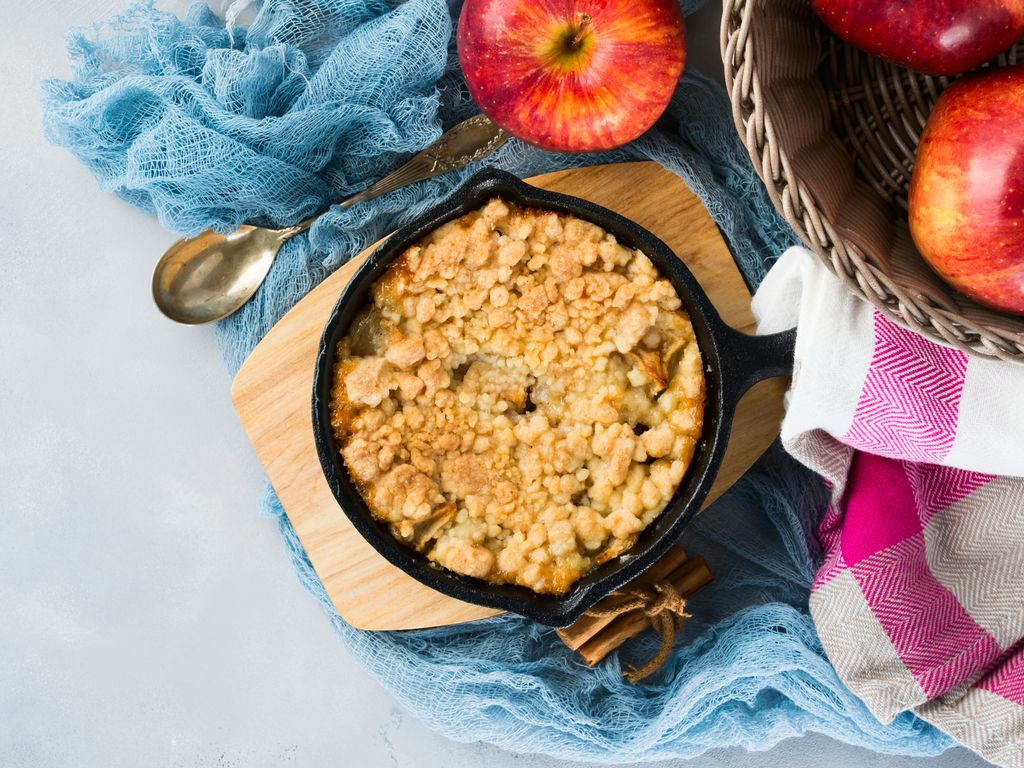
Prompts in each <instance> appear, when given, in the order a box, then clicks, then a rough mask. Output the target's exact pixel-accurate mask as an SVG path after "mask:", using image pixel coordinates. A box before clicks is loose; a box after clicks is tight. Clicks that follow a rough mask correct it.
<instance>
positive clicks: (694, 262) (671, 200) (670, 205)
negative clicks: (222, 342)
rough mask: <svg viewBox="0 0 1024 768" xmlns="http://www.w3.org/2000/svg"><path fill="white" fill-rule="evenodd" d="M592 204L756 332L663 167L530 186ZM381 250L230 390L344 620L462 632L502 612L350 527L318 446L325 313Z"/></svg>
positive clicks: (289, 324)
mask: <svg viewBox="0 0 1024 768" xmlns="http://www.w3.org/2000/svg"><path fill="white" fill-rule="evenodd" d="M529 181H530V182H531V183H532V184H535V185H537V186H539V187H543V188H545V189H550V190H554V191H556V192H563V193H566V194H569V195H575V196H577V197H582V198H586V199H588V200H591V201H593V202H595V203H597V204H599V205H602V206H604V207H606V208H610V209H612V210H614V211H616V212H618V213H620V214H622V215H623V216H626V217H628V218H630V219H633V220H634V221H635V222H637V223H638V224H640V226H642V227H646V228H647V229H649V230H650V231H651V232H653V233H654V234H655V235H657V236H658V237H660V238H661V239H662V240H664V241H665V243H667V244H668V246H669V247H670V248H672V250H674V251H675V252H676V254H677V255H678V256H679V257H680V258H682V259H683V261H684V262H686V265H687V266H688V267H689V268H690V270H691V271H692V272H693V273H694V275H696V277H697V279H698V280H699V281H700V283H701V285H702V286H703V287H704V290H705V291H707V293H708V295H709V296H710V297H711V301H712V302H713V303H714V305H715V306H716V307H717V308H718V311H719V312H720V313H721V314H722V317H723V318H724V319H725V320H726V322H728V323H729V324H730V325H732V326H733V327H735V328H738V329H740V330H744V331H750V332H752V331H753V329H754V319H753V316H752V315H751V313H750V292H749V291H748V290H747V287H746V285H745V283H744V282H743V278H742V277H741V275H740V273H739V270H738V269H737V268H736V265H735V263H734V262H733V260H732V256H731V255H730V253H729V249H728V248H727V247H726V245H725V242H724V241H723V240H722V236H721V234H720V233H719V231H718V227H717V226H716V225H715V223H714V221H713V220H712V219H711V217H710V216H709V215H708V212H707V211H706V210H705V209H704V206H703V204H702V203H701V202H700V200H699V199H698V198H697V197H696V196H695V195H694V194H693V193H692V192H691V191H690V190H689V189H688V188H687V187H686V185H685V184H684V183H683V182H682V181H681V180H680V179H679V177H678V176H676V175H675V174H673V173H671V172H669V171H666V170H665V169H663V168H662V167H661V166H659V165H658V164H657V163H652V162H642V163H626V164H617V165H600V166H593V167H590V168H583V169H578V170H570V171H560V172H558V173H550V174H546V175H544V176H538V177H535V178H533V179H530V180H529ZM372 250H373V249H372V248H370V249H367V250H366V251H364V252H363V253H361V254H359V255H358V256H356V257H355V258H354V259H352V260H351V261H349V262H348V263H347V264H346V265H345V266H343V267H342V268H341V269H339V270H338V271H337V272H335V273H334V274H333V275H331V276H330V277H328V278H327V279H326V280H325V281H324V282H323V283H321V284H320V285H319V286H318V287H317V288H316V289H314V290H313V291H312V292H311V293H309V295H307V296H306V297H305V298H304V299H303V300H302V301H301V302H299V303H298V304H297V305H296V306H295V307H294V308H293V309H292V310H291V311H290V312H289V313H288V314H287V315H285V316H284V317H283V318H282V319H281V321H280V322H279V323H278V324H277V325H275V326H274V327H273V328H272V329H271V331H270V332H269V333H268V334H267V335H266V337H264V339H263V340H262V341H261V342H260V343H259V345H258V346H257V347H256V349H254V350H253V352H252V354H251V355H249V357H248V359H247V360H246V361H245V363H244V365H243V366H242V368H241V370H239V372H238V375H237V376H236V377H235V381H234V384H233V386H232V389H231V398H232V400H233V401H234V404H235V409H236V410H237V412H238V417H239V419H241V422H242V426H243V427H244V428H245V431H246V433H247V434H248V435H249V439H250V440H251V441H252V444H253V447H254V448H255V449H256V454H257V456H259V459H260V461H261V462H262V463H263V467H264V468H265V469H266V472H267V476H268V477H269V478H270V482H271V483H272V484H273V486H274V489H275V490H276V491H277V495H278V497H279V498H280V499H281V503H282V505H283V506H284V509H285V512H286V513H287V514H288V517H289V519H290V520H291V522H292V525H293V526H294V527H295V531H296V533H297V534H298V536H299V540H300V541H301V542H302V545H303V547H305V549H306V553H307V554H308V555H309V559H310V561H311V562H312V563H313V567H314V568H315V569H316V572H317V575H318V576H319V577H320V580H321V581H322V582H323V584H324V587H325V588H326V589H327V593H328V594H329V595H330V597H331V600H332V601H333V602H334V607H335V608H337V610H338V613H340V614H341V616H342V617H343V618H344V619H345V620H346V621H348V622H349V623H350V624H352V625H354V626H356V627H359V628H362V629H413V628H418V627H430V626H439V625H442V624H454V623H457V622H462V621H470V620H473V619H480V618H483V617H485V616H491V615H493V614H495V613H497V611H494V610H492V609H489V608H481V607H479V606H475V605H470V604H469V603H463V602H461V601H459V600H454V599H452V598H450V597H446V596H445V595H442V594H440V593H438V592H435V591H434V590H432V589H430V588H429V587H425V586H423V585H422V584H420V583H419V582H418V581H415V580H414V579H413V578H411V577H410V576H407V575H405V573H403V572H402V571H401V570H399V569H398V568H396V567H395V566H393V565H391V564H390V563H389V562H387V561H386V560H385V559H384V558H383V557H381V556H380V555H379V554H377V551H376V550H374V549H373V548H372V547H371V546H370V545H369V544H367V543H366V541H365V540H364V539H363V538H362V536H361V535H360V534H359V533H358V532H357V531H356V529H355V528H353V527H352V524H351V523H350V522H349V521H348V518H347V517H346V516H345V514H344V512H342V510H341V508H340V507H339V506H338V503H337V502H336V501H335V499H334V496H333V495H332V494H331V491H330V488H328V486H327V481H326V480H325V479H324V476H323V474H322V472H321V469H320V462H319V460H318V458H317V454H316V447H315V445H314V443H313V426H312V416H311V410H312V409H311V405H310V398H311V395H312V391H313V368H314V364H315V360H316V354H317V349H318V347H319V344H320V335H321V332H322V330H323V327H324V324H325V323H326V322H327V316H328V314H329V313H330V311H331V309H332V308H333V307H334V304H335V303H336V302H337V300H338V296H339V295H340V294H341V291H342V288H343V287H344V286H345V284H346V283H347V282H348V280H349V278H350V277H351V276H352V274H353V272H355V270H356V269H357V268H358V267H359V265H360V264H362V262H363V260H364V259H365V258H366V256H367V255H368V254H369V253H370V252H371V251H372ZM785 388H786V382H785V380H783V379H774V380H769V381H764V382H761V383H760V384H758V385H757V386H756V387H755V388H754V389H752V390H751V391H750V392H749V393H748V394H747V396H746V397H745V398H744V399H743V401H742V402H741V403H740V405H739V408H738V410H737V413H736V418H735V422H734V426H733V432H732V438H731V440H730V442H729V447H728V450H727V452H726V454H725V460H724V462H723V463H722V468H721V470H720V471H719V474H718V478H717V480H716V482H715V484H714V486H713V487H712V489H711V493H710V495H709V496H708V501H707V502H706V503H705V506H707V504H709V503H710V502H711V501H713V500H714V499H715V498H717V497H718V496H720V495H721V494H722V493H723V492H724V491H725V490H727V489H728V488H729V486H731V485H732V484H733V483H734V482H735V481H736V480H737V479H739V477H740V476H741V475H742V474H743V473H744V472H746V471H747V469H749V467H750V465H751V464H753V463H754V461H755V460H756V459H757V458H758V457H759V456H760V455H761V454H762V453H763V452H764V451H765V449H766V448H767V447H768V445H769V444H770V443H771V442H772V440H774V439H775V437H776V436H777V435H778V432H779V425H780V424H781V421H782V395H783V392H784V391H785Z"/></svg>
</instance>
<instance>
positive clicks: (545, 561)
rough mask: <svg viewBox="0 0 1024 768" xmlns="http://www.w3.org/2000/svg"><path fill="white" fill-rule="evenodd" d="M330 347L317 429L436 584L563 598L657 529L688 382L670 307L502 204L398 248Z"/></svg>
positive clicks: (528, 213) (594, 248) (569, 230)
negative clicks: (330, 370)
mask: <svg viewBox="0 0 1024 768" xmlns="http://www.w3.org/2000/svg"><path fill="white" fill-rule="evenodd" d="M372 295H373V301H372V304H370V305H369V306H368V307H366V308H364V309H363V310H362V311H361V312H360V314H359V315H358V316H357V318H356V320H355V321H354V322H353V324H352V327H351V328H350V330H349V333H348V335H346V336H345V338H344V339H342V341H341V342H339V346H338V352H339V355H338V360H339V362H338V363H337V365H336V368H335V372H334V381H333V385H332V393H331V394H332V399H331V417H332V418H331V423H332V428H333V429H334V432H335V435H336V437H337V439H338V442H339V444H340V445H341V446H342V448H341V454H342V457H343V459H344V463H345V465H346V467H347V468H348V471H349V473H350V475H351V477H352V479H353V480H354V481H355V483H356V485H357V487H358V488H359V490H360V492H361V493H362V495H363V498H364V499H365V500H366V503H367V505H368V506H369V508H370V510H371V512H372V513H373V514H374V516H375V517H377V518H379V519H381V520H384V521H386V522H387V523H388V524H389V526H390V528H391V531H392V533H393V534H394V535H395V536H396V537H398V538H399V539H401V540H402V541H403V542H405V543H407V544H409V545H410V546H413V547H415V548H417V549H419V550H421V551H423V552H425V553H426V555H427V557H428V558H429V559H431V560H432V561H434V562H436V563H438V564H439V565H441V566H443V567H445V568H448V569H450V570H452V571H455V572H457V573H460V574H464V575H467V576H472V577H476V578H480V579H485V580H487V581H489V582H493V583H512V584H519V585H522V586H525V587H528V588H530V589H532V590H534V591H535V592H538V593H552V594H561V593H563V592H565V591H566V590H567V589H568V588H569V587H570V586H571V585H572V584H573V583H574V582H575V581H576V580H577V579H579V578H580V577H581V576H583V575H584V574H586V573H587V572H588V571H590V570H591V569H592V568H594V567H595V566H596V565H598V564H600V563H602V562H605V561H607V560H609V559H611V558H614V557H617V556H618V555H620V554H622V553H623V552H625V551H626V550H628V549H629V547H630V546H632V545H633V543H634V542H635V541H636V538H637V536H638V535H639V534H640V532H641V531H643V530H644V528H646V527H647V526H648V525H650V523H651V522H652V521H653V520H654V519H655V518H657V516H658V515H659V514H660V513H661V511H662V510H663V509H664V508H665V506H666V505H667V504H668V502H669V501H670V499H671V498H672V495H673V494H674V493H675V490H676V488H677V487H678V485H679V483H680V481H681V480H682V478H683V475H684V474H685V472H686V469H687V466H688V465H689V463H690V461H691V459H692V457H693V453H694V449H695V446H696V443H697V440H698V439H699V438H700V434H701V427H702V422H703V416H704V374H703V367H702V361H701V356H700V350H699V349H698V347H697V343H696V340H695V338H694V333H693V327H692V325H691V323H690V319H689V316H688V315H687V314H686V312H685V311H684V310H683V309H682V306H681V302H680V300H679V297H678V296H677V294H676V292H675V289H674V288H673V287H672V285H671V284H670V283H669V282H668V281H667V280H665V279H663V278H661V277H660V275H659V274H658V272H657V270H656V269H655V267H654V265H653V264H652V263H651V261H650V260H649V259H648V258H647V257H646V256H645V255H644V254H643V253H641V252H640V251H638V250H634V249H629V248H625V247H623V246H622V245H620V244H619V243H618V242H617V241H616V239H615V237H614V236H612V235H610V234H608V233H606V232H605V231H604V230H603V229H601V228H600V227H598V226H596V225H594V224H592V223H590V222H587V221H583V220H581V219H578V218H576V217H574V216H569V215H564V214H558V213H554V212H548V211H542V210H536V209H530V208H519V207H516V206H513V205H510V204H508V203H506V202H504V201H503V200H501V199H499V198H495V199H492V200H491V201H490V202H488V203H487V205H486V206H484V207H483V208H482V209H481V210H479V211H475V212H473V213H470V214H467V215H466V216H463V217H462V218H460V219H458V220H456V221H453V222H450V223H448V224H445V225H444V226H442V227H440V228H438V229H437V230H435V231H434V232H432V233H430V234H429V235H428V236H426V237H425V238H424V239H423V240H422V241H421V242H420V243H418V244H417V245H414V246H412V247H410V248H408V249H407V250H406V251H405V253H404V254H402V256H401V257H400V258H399V259H397V260H396V261H395V263H394V264H392V266H391V267H390V268H389V269H388V271H387V272H386V273H385V274H384V276H383V277H381V278H380V279H379V280H378V281H377V283H376V284H375V285H374V286H373V290H372Z"/></svg>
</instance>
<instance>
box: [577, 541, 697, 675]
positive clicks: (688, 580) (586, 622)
mask: <svg viewBox="0 0 1024 768" xmlns="http://www.w3.org/2000/svg"><path fill="white" fill-rule="evenodd" d="M677 549H678V548H675V547H674V548H673V550H677ZM680 554H682V550H678V552H673V553H672V555H673V557H672V559H671V560H670V562H669V564H668V565H670V566H672V567H671V569H669V570H668V573H665V570H666V568H665V567H662V568H659V569H658V570H657V571H655V570H654V569H655V567H656V566H657V565H659V564H661V563H662V561H663V560H665V559H666V558H668V557H669V556H668V555H666V556H665V558H662V560H659V561H658V563H656V564H655V566H652V567H651V570H650V571H648V573H647V574H644V576H642V577H641V578H640V579H638V580H637V582H635V583H634V584H644V585H651V584H657V583H659V582H665V583H668V584H670V585H671V586H672V587H674V588H675V590H676V591H677V592H678V593H679V595H680V596H682V597H684V598H687V597H690V596H691V595H693V594H694V593H696V592H697V591H699V590H700V589H702V588H704V587H705V586H707V585H708V584H710V583H711V582H712V581H713V580H714V577H713V576H712V574H711V570H710V569H709V568H708V566H707V563H706V562H705V561H704V558H703V557H695V558H692V559H690V560H686V559H685V555H683V558H684V559H683V561H682V562H680V561H679V555H680ZM648 574H649V575H648ZM631 586H632V585H631ZM635 603H636V598H635V597H631V596H629V595H623V594H620V593H615V594H613V595H611V596H609V597H607V598H605V599H604V600H602V601H601V602H600V603H598V605H597V606H595V609H596V610H598V611H599V612H600V613H601V614H602V615H601V616H590V615H584V616H583V618H581V619H580V620H579V621H578V622H576V623H575V624H573V625H572V626H569V627H565V628H563V629H559V630H558V636H559V637H560V638H561V639H562V641H563V642H564V643H565V644H566V645H567V646H569V647H570V648H571V649H572V650H575V651H579V653H580V655H581V656H582V657H583V660H584V661H586V662H587V664H588V665H590V666H593V665H594V664H597V663H598V662H599V661H601V659H603V658H604V657H605V656H607V655H608V654H609V653H611V652H612V651H613V650H615V649H616V648H618V647H619V646H620V645H622V644H623V643H624V642H626V640H629V639H630V638H631V637H635V636H636V635H639V634H640V633H641V632H643V631H644V630H645V629H647V628H648V627H650V626H651V620H650V618H649V617H648V616H647V614H646V613H645V612H644V611H643V610H629V611H628V612H624V613H619V614H618V615H615V614H614V613H612V611H614V610H615V609H617V608H621V607H626V606H628V605H630V604H634V605H635ZM605 611H608V613H605Z"/></svg>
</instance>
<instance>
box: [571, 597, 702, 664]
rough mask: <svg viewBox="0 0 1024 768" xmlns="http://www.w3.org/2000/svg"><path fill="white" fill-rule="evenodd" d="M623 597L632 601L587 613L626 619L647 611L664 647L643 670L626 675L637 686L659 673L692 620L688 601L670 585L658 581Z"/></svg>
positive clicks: (646, 613)
mask: <svg viewBox="0 0 1024 768" xmlns="http://www.w3.org/2000/svg"><path fill="white" fill-rule="evenodd" d="M621 594H622V595H624V596H625V597H627V598H628V599H627V600H626V601H625V602H623V603H620V604H618V605H616V606H615V607H613V608H592V609H591V610H589V611H587V613H588V614H590V615H591V616H596V617H602V618H603V617H608V616H610V617H618V616H625V615H626V614H627V613H632V612H633V611H643V613H644V615H646V616H647V618H648V620H649V621H650V622H651V628H652V629H654V631H655V632H657V633H658V634H659V635H661V648H659V649H658V652H657V653H656V654H655V655H654V656H653V657H651V658H650V659H649V660H648V661H647V663H646V664H644V665H643V666H641V667H632V668H631V669H630V670H629V671H628V672H625V673H624V674H623V677H625V678H626V680H628V681H629V682H630V683H633V684H636V683H638V682H640V681H641V680H643V679H644V678H646V677H650V676H651V675H652V674H654V673H655V672H657V671H658V670H659V669H660V668H661V665H662V664H664V663H665V662H666V661H667V660H668V657H669V655H670V654H671V653H672V644H673V642H674V641H675V639H676V634H677V633H678V632H679V630H680V629H682V627H683V624H684V623H685V621H686V619H689V618H692V617H691V615H690V614H689V613H687V612H686V598H685V597H683V596H682V595H680V594H679V590H677V589H676V588H675V587H674V586H673V585H672V584H671V583H670V582H667V581H657V582H654V583H653V584H648V585H643V586H635V587H626V588H625V589H623V590H621Z"/></svg>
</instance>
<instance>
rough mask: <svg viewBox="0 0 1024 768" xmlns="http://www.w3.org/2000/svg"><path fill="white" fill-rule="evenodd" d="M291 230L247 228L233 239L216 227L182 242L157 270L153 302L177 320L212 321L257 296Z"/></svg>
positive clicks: (232, 234) (175, 246) (241, 228)
mask: <svg viewBox="0 0 1024 768" xmlns="http://www.w3.org/2000/svg"><path fill="white" fill-rule="evenodd" d="M291 234H292V233H291V231H290V229H264V228H263V227H250V226H243V227H239V228H238V229H237V230H235V231H234V232H232V233H231V234H229V235H222V234H220V233H219V232H214V231H213V230H211V229H208V230H206V231H205V232H203V233H202V234H200V235H198V236H196V237H192V238H185V239H182V240H179V241H178V242H176V243H175V244H174V245H172V246H171V247H170V248H169V249H168V250H167V253H165V254H164V255H163V257H162V258H161V259H160V261H159V263H158V264H157V265H156V270H155V271H154V272H153V300H154V301H155V302H156V305H157V307H159V309H160V311H161V312H163V313H164V314H165V315H167V316H168V317H169V318H171V319H172V320H175V321H177V322H179V323H185V324H187V325H197V324H200V323H212V322H213V321H215V320H220V319H221V318H223V317H227V316H228V315H230V314H231V313H232V312H235V311H237V310H238V309H239V308H240V307H241V306H242V305H243V304H245V302H247V301H248V300H249V299H251V298H252V296H253V294H255V293H256V291H257V289H258V288H259V287H260V284H261V283H262V282H263V279H264V278H265V277H266V276H267V273H268V272H269V271H270V267H271V265H272V264H273V263H274V258H275V257H276V256H277V252H278V250H280V248H281V245H282V244H283V243H284V241H285V240H287V239H288V237H290V236H291Z"/></svg>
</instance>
